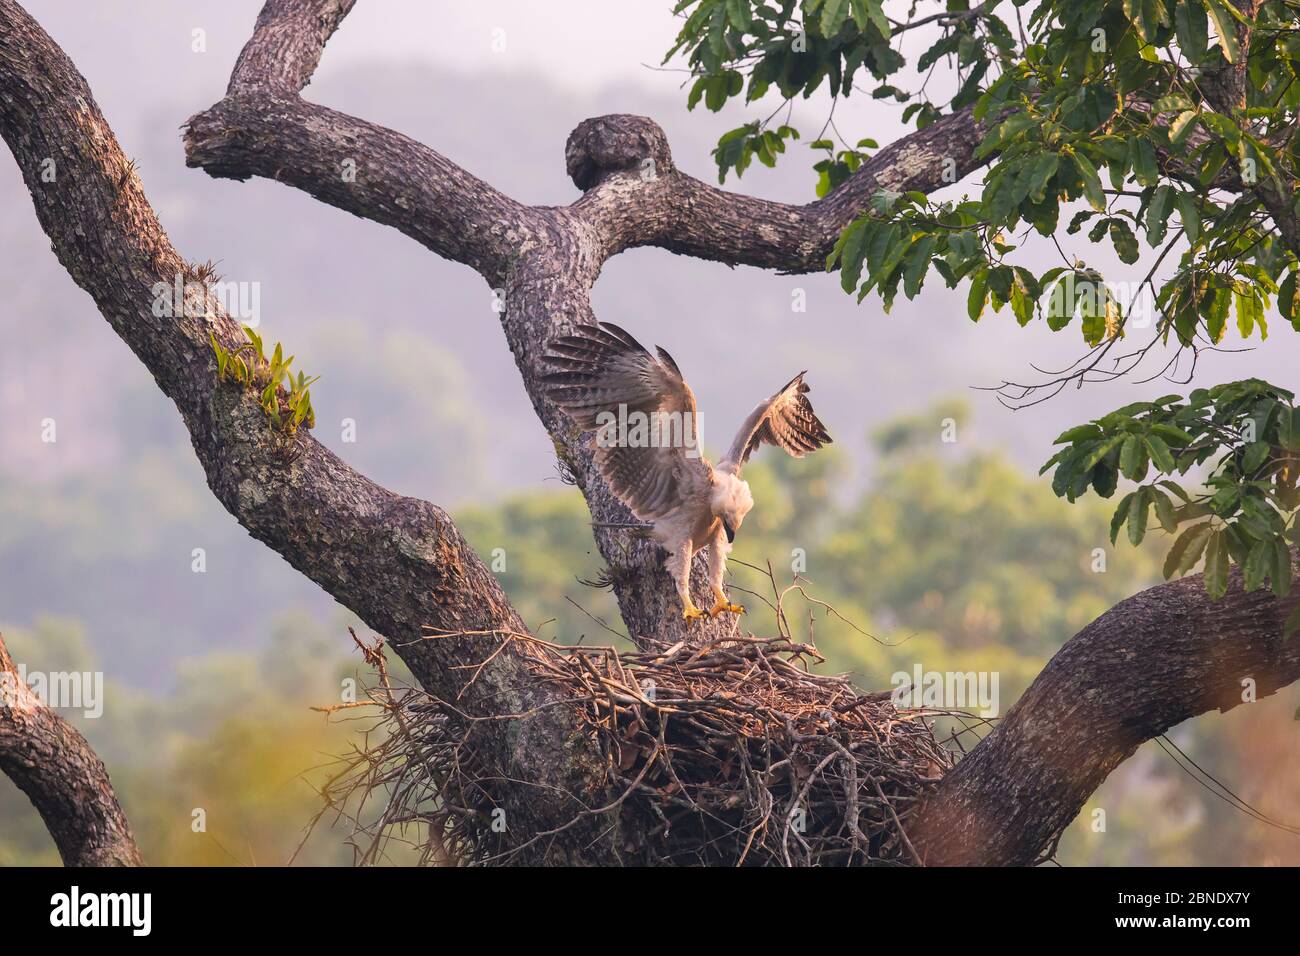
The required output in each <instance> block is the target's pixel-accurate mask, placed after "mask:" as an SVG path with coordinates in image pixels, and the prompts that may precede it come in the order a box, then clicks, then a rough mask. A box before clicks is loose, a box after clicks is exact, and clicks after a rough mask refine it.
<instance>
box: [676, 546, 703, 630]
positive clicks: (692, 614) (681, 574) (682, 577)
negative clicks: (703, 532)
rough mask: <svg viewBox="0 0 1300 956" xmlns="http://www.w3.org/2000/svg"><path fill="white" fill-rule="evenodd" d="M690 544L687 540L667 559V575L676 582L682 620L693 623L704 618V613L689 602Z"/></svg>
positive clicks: (691, 553)
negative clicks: (680, 601)
mask: <svg viewBox="0 0 1300 956" xmlns="http://www.w3.org/2000/svg"><path fill="white" fill-rule="evenodd" d="M692 555H693V552H692V550H691V542H690V539H689V538H688V539H687V540H686V541H683V542H682V543H681V545H679V546H678V548H677V549H676V550H675V551H673V552H672V554H671V555H669V557H668V573H669V574H671V575H672V576H673V580H674V581H676V582H677V595H678V597H680V598H681V599H682V620H684V621H694V620H696V619H698V618H701V617H704V612H703V611H701V610H700V609H699V608H698V607H696V606H695V602H693V601H692V600H691V557H692Z"/></svg>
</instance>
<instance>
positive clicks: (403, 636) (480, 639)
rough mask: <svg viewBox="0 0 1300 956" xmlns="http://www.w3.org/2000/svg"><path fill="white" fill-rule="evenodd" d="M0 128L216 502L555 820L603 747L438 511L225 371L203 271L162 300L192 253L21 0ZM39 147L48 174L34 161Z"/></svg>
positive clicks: (10, 38)
mask: <svg viewBox="0 0 1300 956" xmlns="http://www.w3.org/2000/svg"><path fill="white" fill-rule="evenodd" d="M0 137H2V138H3V139H4V140H5V142H6V143H7V144H8V145H9V148H10V149H11V151H12V152H13V155H14V158H15V160H16V161H17V162H18V165H19V167H20V169H21V171H22V174H23V177H24V179H25V180H26V183H27V186H28V189H29V191H30V192H31V195H32V199H33V203H34V205H35V208H36V213H37V218H38V219H39V220H40V223H41V226H42V228H44V230H45V232H46V233H47V234H48V235H49V237H50V240H51V243H52V246H53V249H54V252H55V254H56V255H57V256H58V258H59V261H60V262H61V263H62V264H63V266H64V267H65V268H66V269H67V270H68V272H69V274H70V275H71V276H72V278H73V279H74V280H75V281H76V282H77V284H78V285H80V286H81V287H82V288H83V289H85V290H86V291H87V292H88V293H89V294H90V295H91V296H92V298H93V299H94V300H95V304H96V306H97V307H98V308H99V310H100V312H101V313H103V315H104V316H105V318H107V319H108V321H109V324H110V325H111V326H112V327H113V329H114V331H115V332H117V334H118V335H119V336H120V337H121V338H122V339H123V341H125V342H126V343H127V344H128V345H129V346H130V347H131V349H132V350H133V351H134V352H135V353H136V355H137V357H138V358H139V359H140V360H141V361H142V362H143V363H144V364H145V366H146V367H147V368H148V369H149V371H150V372H151V373H152V374H153V376H154V378H155V380H156V381H157V382H158V385H159V387H160V388H161V389H162V391H163V392H164V393H165V394H166V395H167V396H168V397H169V398H170V399H171V400H172V401H173V402H174V403H175V404H176V407H177V409H178V411H179V412H180V414H181V418H182V420H183V421H184V423H185V426H186V428H187V429H188V430H189V433H190V437H191V440H192V442H193V445H194V450H195V453H196V455H197V456H198V459H199V462H200V463H201V464H202V466H203V469H204V472H205V475H206V477H207V481H208V484H209V486H210V487H211V488H212V491H213V493H214V494H215V495H216V496H217V498H218V499H219V500H220V501H221V503H222V504H223V505H224V506H225V507H226V509H227V510H228V511H230V513H231V514H232V515H234V516H235V518H236V519H237V520H238V521H239V522H240V523H241V524H242V525H243V526H244V527H245V528H247V529H248V531H249V532H250V533H251V534H252V535H253V536H254V537H256V538H258V539H259V540H261V541H263V542H264V543H266V544H267V545H269V546H270V547H272V548H273V549H275V550H276V551H278V552H279V553H280V554H281V555H282V556H283V557H284V558H285V559H286V560H287V561H288V562H289V563H290V564H291V565H293V566H294V567H295V568H296V569H298V570H299V571H301V572H302V573H303V574H305V575H306V576H307V577H309V578H310V579H311V580H313V581H315V582H316V583H317V584H319V585H320V586H321V587H322V588H324V589H325V590H326V591H327V592H329V593H330V594H331V595H333V596H334V598H335V599H336V600H338V601H339V602H340V603H341V604H343V605H345V606H347V607H349V608H351V609H352V610H353V611H355V612H356V613H357V614H358V615H359V616H360V617H361V618H362V620H364V621H365V622H366V624H367V625H368V626H370V627H371V628H374V629H375V630H376V631H378V632H380V633H382V634H384V635H385V636H386V637H387V639H388V641H389V643H390V645H391V646H393V647H394V649H395V650H396V651H397V653H398V654H399V655H400V656H401V657H402V659H403V661H405V663H406V664H407V666H408V667H409V668H410V670H411V671H412V673H413V674H414V675H415V676H416V678H417V679H418V680H419V681H420V683H421V684H422V685H423V686H424V687H425V689H426V690H427V691H429V693H431V694H433V695H434V696H435V697H438V698H440V699H443V700H450V701H455V702H456V704H457V706H458V707H459V708H460V709H461V711H462V713H463V714H464V718H465V720H466V721H467V722H468V723H469V726H470V727H471V728H472V729H473V740H472V742H473V744H474V745H475V746H474V749H475V751H476V752H477V753H478V755H479V757H480V759H482V760H484V762H485V763H486V764H488V765H489V766H491V767H492V768H493V769H494V770H495V771H496V773H497V775H498V776H499V778H500V779H501V780H502V781H515V782H511V783H510V784H509V785H505V784H504V783H503V784H502V785H501V787H500V796H499V803H500V805H501V806H503V807H505V808H506V809H507V810H508V813H509V818H510V820H511V827H512V832H515V833H530V832H536V831H542V830H548V829H551V828H553V827H555V826H557V825H558V824H559V822H560V821H564V820H569V819H571V818H572V817H573V815H574V812H575V808H577V809H581V808H584V807H586V806H588V805H589V803H588V798H589V797H590V796H591V794H589V793H588V790H589V789H590V787H592V786H593V784H592V781H593V779H596V778H595V775H593V774H591V773H590V769H591V761H594V760H597V759H599V755H598V754H595V753H593V752H589V750H588V747H587V745H586V743H585V741H583V740H580V739H575V733H576V731H575V725H574V723H573V722H572V719H571V714H570V713H569V711H568V710H566V709H565V708H564V707H561V706H557V704H558V703H559V698H558V697H557V696H555V695H554V694H553V693H552V691H551V690H550V689H549V688H548V686H547V685H545V684H544V683H541V682H539V681H537V680H535V679H533V676H532V672H531V671H530V670H529V667H528V661H527V659H526V657H525V655H524V654H523V653H521V652H519V651H517V650H516V649H515V648H514V646H513V644H511V642H510V635H515V634H522V633H524V631H525V629H524V625H523V622H522V621H521V620H520V619H519V616H518V614H517V613H516V612H515V610H514V608H513V607H512V606H511V605H510V602H509V601H508V599H507V598H506V595H505V593H504V592H503V591H502V589H501V587H500V585H499V583H498V582H497V580H496V578H495V577H494V576H493V575H492V573H491V572H490V571H489V570H488V569H487V568H486V567H485V566H484V565H483V563H482V562H481V561H480V560H479V558H478V556H477V555H475V554H474V552H473V551H472V550H471V549H470V548H469V546H468V545H467V544H466V542H465V540H464V538H463V537H462V536H461V534H460V532H459V531H458V530H457V529H456V527H455V526H454V524H453V523H452V521H451V519H450V518H449V517H448V515H447V514H446V512H444V511H443V510H442V509H441V508H438V507H437V506H435V505H432V504H429V503H427V502H424V501H419V500H416V499H412V498H405V497H402V496H399V495H396V494H394V493H393V492H391V491H388V490H387V489H385V488H381V487H380V486H378V485H376V484H375V483H374V482H372V481H370V480H369V479H367V478H366V477H365V476H363V475H361V474H359V473H357V472H356V471H354V470H352V469H351V468H349V467H348V466H347V465H346V464H345V463H344V462H342V461H341V460H340V459H339V458H338V457H337V456H335V455H334V454H333V453H332V452H330V451H329V450H328V449H327V448H325V447H324V446H323V445H321V444H320V443H319V442H317V441H316V440H315V439H314V438H312V437H311V436H310V435H308V434H304V433H301V432H300V433H299V434H298V435H297V436H296V437H294V438H292V439H289V438H286V437H285V436H283V435H281V434H279V433H276V432H274V431H273V430H272V429H270V428H269V427H268V422H267V419H266V418H265V416H264V414H263V412H262V410H261V409H260V407H259V406H258V404H257V402H256V399H255V396H254V395H253V393H252V392H251V391H249V390H245V389H242V388H240V387H239V386H237V385H234V384H230V383H221V382H219V381H218V379H217V375H216V366H215V361H214V357H213V352H212V348H211V345H210V343H209V336H210V335H211V336H214V337H215V338H216V339H217V340H219V341H220V342H222V343H223V344H224V345H225V346H227V347H231V346H233V345H235V344H236V343H240V342H242V341H243V340H244V334H243V332H242V330H241V329H240V327H239V325H238V323H236V322H235V321H234V320H233V319H232V318H230V317H229V316H228V315H226V314H225V313H224V312H223V311H222V309H221V306H220V304H219V303H218V302H217V301H216V299H215V297H214V296H212V295H211V293H209V292H208V291H207V290H206V289H205V288H203V287H201V286H197V285H196V286H195V288H194V290H193V294H191V295H188V296H187V300H186V308H185V309H184V311H183V313H182V314H179V315H177V316H176V317H171V316H166V317H163V316H159V315H157V314H155V309H154V308H153V305H154V303H155V301H156V298H157V295H158V294H159V289H170V288H171V287H172V286H173V284H174V282H175V281H176V278H177V276H181V277H182V278H183V279H190V278H192V276H193V270H192V269H191V267H190V266H189V265H188V264H187V263H186V261H185V260H184V259H183V258H181V256H180V255H179V254H178V253H177V252H176V250H175V249H174V248H173V247H172V245H171V242H170V240H169V239H168V238H167V235H166V233H165V232H164V231H163V229H162V227H161V225H160V224H159V222H158V220H157V218H156V216H155V214H154V211H153V209H152V207H151V206H150V205H149V202H148V200H147V199H146V198H145V195H144V191H143V188H142V186H141V183H140V180H139V177H138V176H137V175H136V174H135V171H134V169H133V167H132V166H131V164H130V163H129V162H128V161H127V159H126V157H125V156H124V155H123V153H122V151H121V149H120V147H119V146H118V143H117V140H116V139H115V137H114V136H113V133H112V130H111V129H110V128H109V126H108V124H107V123H106V122H105V120H104V118H103V116H102V115H101V113H100V111H99V108H98V107H97V106H96V105H95V101H94V97H93V96H92V95H91V92H90V89H89V87H88V86H87V85H86V82H85V80H84V79H83V78H82V77H81V75H80V74H79V73H78V72H77V70H76V68H75V66H74V65H73V64H72V62H71V61H70V60H69V59H68V58H67V57H66V55H65V54H64V53H63V51H62V50H60V49H59V47H58V46H57V45H56V44H55V43H54V42H53V41H52V40H51V39H50V38H49V37H48V36H47V35H46V34H45V32H44V31H43V30H42V29H41V28H40V26H39V25H38V24H37V23H36V22H35V21H34V20H32V19H31V18H30V17H29V16H28V15H27V14H26V12H24V11H23V10H22V9H21V8H20V7H19V6H18V5H17V3H15V2H14V0H0ZM47 160H52V161H53V163H54V168H55V169H56V170H57V176H56V178H55V181H53V182H45V181H43V180H42V177H41V172H42V170H43V168H45V166H44V165H43V164H45V163H46V161H47ZM431 632H433V633H432V634H431ZM503 642H504V643H505V644H506V645H507V646H505V647H503V646H502V645H503ZM517 781H525V782H526V783H531V786H529V785H519V784H518V783H517ZM493 796H494V797H496V796H497V795H496V794H493ZM593 827H594V822H593ZM594 839H595V836H594V833H593V832H591V831H586V830H584V829H583V828H574V829H573V830H572V831H570V832H569V833H567V834H566V840H568V841H569V842H566V840H556V841H554V842H553V843H550V844H545V845H542V844H539V845H538V846H537V854H538V856H537V857H534V858H533V859H534V861H535V860H536V859H540V858H542V857H544V856H545V855H546V854H551V855H552V857H551V858H554V859H566V858H568V857H567V856H566V855H567V854H573V853H576V852H577V849H576V848H577V847H579V846H582V845H583V844H584V843H586V842H591V841H593V840H594ZM604 849H605V845H602V846H597V847H593V848H591V849H587V848H585V847H584V852H586V853H587V854H588V858H590V854H591V852H593V851H594V852H595V853H596V854H597V856H599V854H600V853H601V852H602V851H603V850H604Z"/></svg>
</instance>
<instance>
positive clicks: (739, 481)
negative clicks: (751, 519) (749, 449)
mask: <svg viewBox="0 0 1300 956" xmlns="http://www.w3.org/2000/svg"><path fill="white" fill-rule="evenodd" d="M709 504H710V507H711V508H712V511H713V514H714V515H715V516H717V517H718V518H721V519H722V529H723V530H724V531H726V532H727V540H728V541H734V540H735V539H736V532H737V531H738V530H739V529H740V524H741V522H742V521H744V520H745V515H747V514H749V511H750V509H751V508H753V507H754V496H753V495H751V494H750V493H749V482H747V481H745V480H744V479H743V478H738V477H736V476H735V475H733V474H732V473H731V472H729V471H715V472H714V473H713V494H712V496H711V497H710V500H709Z"/></svg>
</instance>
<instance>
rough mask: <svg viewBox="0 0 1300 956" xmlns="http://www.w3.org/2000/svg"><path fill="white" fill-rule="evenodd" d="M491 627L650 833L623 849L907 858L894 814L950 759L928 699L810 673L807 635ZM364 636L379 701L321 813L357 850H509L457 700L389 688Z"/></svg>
mask: <svg viewBox="0 0 1300 956" xmlns="http://www.w3.org/2000/svg"><path fill="white" fill-rule="evenodd" d="M354 636H355V635H354ZM503 640H513V641H516V642H518V643H519V644H521V645H523V646H522V648H521V649H522V652H523V653H524V654H525V656H526V658H527V659H528V660H529V661H530V662H531V665H532V666H533V667H534V668H535V669H536V671H537V673H538V675H539V676H540V677H542V678H544V679H546V680H549V681H552V682H554V684H555V685H556V686H557V687H559V688H561V689H562V690H563V692H564V693H567V694H568V695H569V696H570V697H571V698H572V706H573V708H574V710H575V711H576V713H577V715H578V718H579V720H580V723H581V726H582V727H583V728H584V729H585V732H586V733H587V734H589V735H590V737H591V739H592V740H593V741H594V742H595V744H596V746H597V747H598V749H599V752H600V753H601V754H602V755H603V758H604V760H603V763H604V774H605V781H604V785H605V786H604V789H605V792H606V793H607V795H608V802H607V803H605V804H604V805H602V806H601V807H600V808H599V810H598V812H600V813H603V814H608V815H610V817H609V818H610V820H611V823H612V822H617V821H616V818H615V817H614V816H613V815H618V818H617V820H621V822H622V823H624V824H631V825H632V826H631V827H629V828H628V829H629V831H631V830H635V832H636V833H638V834H648V838H647V839H638V844H639V845H638V846H637V847H636V848H635V851H634V852H631V853H630V856H629V861H630V862H638V863H671V864H677V865H681V864H702V865H727V866H736V865H746V866H814V865H836V866H840V865H863V864H913V863H919V862H920V860H919V858H918V856H917V853H916V850H915V848H914V847H913V846H912V844H911V842H910V841H909V840H908V837H907V832H906V831H907V821H908V818H909V816H910V815H911V813H912V812H913V811H914V809H915V808H916V807H917V805H918V802H919V801H920V800H921V799H923V798H924V797H925V795H926V794H927V792H928V791H929V790H930V789H931V788H932V787H933V786H934V784H936V783H937V782H938V780H939V779H940V778H941V777H942V776H943V774H944V773H945V772H946V771H947V770H948V769H949V768H950V767H951V766H952V763H953V756H952V754H951V752H950V751H949V750H948V749H946V748H945V747H943V746H942V745H941V744H940V743H939V742H938V740H936V738H935V736H934V733H933V732H932V728H931V723H932V720H931V718H933V717H934V716H935V713H934V712H922V711H899V710H897V709H896V708H895V707H894V705H893V703H892V702H891V701H890V699H889V695H888V693H887V692H886V693H876V694H862V693H860V692H858V691H857V690H856V689H855V688H854V687H853V685H852V684H851V683H850V682H849V680H848V679H847V678H845V677H840V676H828V675H819V674H816V673H813V672H812V671H811V670H810V669H809V665H810V664H813V663H821V662H822V658H821V657H820V656H819V655H818V654H817V652H816V650H815V648H814V647H813V646H812V645H811V644H802V643H796V642H794V641H792V640H791V639H790V638H788V637H781V638H775V639H764V638H757V637H744V636H738V637H733V638H729V639H725V640H721V641H716V642H714V643H710V644H706V645H703V646H688V645H683V644H677V645H674V646H672V647H667V648H663V649H658V650H649V651H642V652H634V653H627V652H620V651H617V650H615V649H613V648H607V647H606V648H574V647H561V646H558V645H553V644H549V643H546V642H542V641H538V640H536V639H535V638H531V637H527V636H525V635H512V636H507V637H503ZM358 643H359V644H360V643H361V642H360V641H358ZM362 646H363V649H365V650H366V651H367V659H368V660H369V661H370V662H371V663H372V664H376V665H377V668H378V671H379V674H380V682H379V684H378V685H377V686H375V687H372V688H370V691H369V694H370V700H369V701H368V702H367V703H369V704H370V705H373V706H378V707H380V708H381V709H382V716H381V717H380V719H379V722H378V725H377V726H374V727H372V729H371V732H369V733H368V734H367V741H370V740H375V741H377V742H376V743H373V744H369V743H367V745H366V746H364V747H359V748H358V749H357V750H356V752H355V753H354V754H353V755H352V756H351V757H349V758H345V759H344V760H343V768H342V770H341V771H340V772H339V773H337V774H336V775H335V776H334V777H333V778H332V779H331V780H330V782H329V783H328V784H327V785H326V787H325V788H324V790H323V793H324V795H325V798H326V807H325V809H324V810H323V811H322V814H321V815H322V816H323V815H324V814H325V813H328V812H332V813H335V814H338V815H340V816H345V817H347V818H348V819H349V820H350V821H351V823H352V825H353V834H352V837H351V840H350V842H351V843H352V845H353V847H354V848H355V851H356V854H357V862H358V863H363V864H364V863H373V862H379V861H381V860H383V859H384V858H386V857H387V856H388V854H389V852H390V851H391V849H392V848H391V846H390V844H391V842H392V841H394V840H398V841H400V842H402V843H405V844H407V845H409V846H411V847H414V848H415V850H416V852H417V853H418V856H419V860H420V862H424V863H433V864H475V863H480V864H481V863H503V862H510V859H511V856H512V852H511V851H510V850H505V851H501V850H499V849H495V848H499V847H501V846H502V840H501V838H500V834H499V833H494V832H493V826H492V825H493V814H492V811H493V809H494V801H493V800H492V797H491V795H490V794H491V786H490V784H488V783H487V782H486V780H488V779H491V776H492V775H491V774H489V773H488V772H487V771H485V770H484V769H483V768H478V769H476V768H475V761H474V760H473V759H472V755H471V754H468V753H467V752H466V748H465V747H464V742H465V739H466V732H465V725H464V723H463V721H462V720H460V719H458V718H457V711H456V709H455V708H454V707H453V706H452V705H449V704H447V703H445V702H442V701H439V700H436V699H434V698H432V697H430V696H429V695H427V694H425V693H424V692H423V691H421V690H418V689H415V688H410V687H404V688H396V687H394V685H393V684H392V682H391V681H389V679H388V676H387V674H386V672H385V671H384V669H383V655H382V651H381V650H380V649H379V648H378V645H375V646H374V647H369V648H367V647H366V646H365V645H362ZM498 779H499V778H498ZM588 812H590V811H588ZM319 819H320V817H319V816H318V820H319ZM413 824H418V825H419V826H418V827H416V829H415V831H414V833H415V836H414V838H413V837H412V832H413V831H412V825H413Z"/></svg>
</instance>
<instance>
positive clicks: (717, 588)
mask: <svg viewBox="0 0 1300 956" xmlns="http://www.w3.org/2000/svg"><path fill="white" fill-rule="evenodd" d="M730 550H731V542H729V541H728V540H727V536H726V533H725V532H724V531H723V530H722V523H721V522H719V523H718V528H717V530H716V531H714V533H713V540H712V541H711V542H709V583H710V584H711V585H712V586H713V594H714V596H715V597H716V598H717V599H718V600H717V601H716V602H714V605H713V607H712V609H711V610H710V611H709V616H710V617H717V616H718V615H719V614H721V613H722V612H723V611H730V612H731V613H732V614H744V613H745V609H744V608H743V607H741V606H740V605H739V604H732V603H731V601H729V600H728V599H727V592H726V591H724V590H722V576H723V575H724V574H725V573H726V570H727V552H728V551H730Z"/></svg>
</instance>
